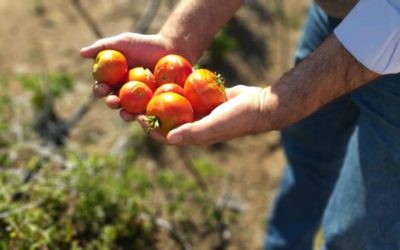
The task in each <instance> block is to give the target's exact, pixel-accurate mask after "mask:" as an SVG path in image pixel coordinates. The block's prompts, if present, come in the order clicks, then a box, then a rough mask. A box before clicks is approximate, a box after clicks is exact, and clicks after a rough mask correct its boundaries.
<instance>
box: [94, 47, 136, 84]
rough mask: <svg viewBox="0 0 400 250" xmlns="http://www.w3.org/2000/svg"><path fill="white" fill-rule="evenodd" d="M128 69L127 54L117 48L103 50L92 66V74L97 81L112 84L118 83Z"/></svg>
mask: <svg viewBox="0 0 400 250" xmlns="http://www.w3.org/2000/svg"><path fill="white" fill-rule="evenodd" d="M127 71H128V62H127V61H126V58H125V56H124V55H123V54H122V53H121V52H119V51H116V50H111V49H107V50H102V51H100V52H99V53H98V54H97V56H96V59H95V62H94V64H93V66H92V74H93V77H94V79H95V80H96V81H98V82H103V83H107V84H109V85H111V86H116V85H118V84H119V83H120V82H121V81H122V80H123V78H124V76H125V74H126V72H127Z"/></svg>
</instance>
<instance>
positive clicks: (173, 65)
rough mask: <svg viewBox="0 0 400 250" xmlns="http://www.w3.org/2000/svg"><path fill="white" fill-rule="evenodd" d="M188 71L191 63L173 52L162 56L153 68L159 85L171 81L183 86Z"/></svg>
mask: <svg viewBox="0 0 400 250" xmlns="http://www.w3.org/2000/svg"><path fill="white" fill-rule="evenodd" d="M190 73H192V65H191V64H190V63H189V61H188V60H186V59H185V58H183V57H181V56H178V55H174V54H171V55H167V56H164V57H162V58H161V59H160V60H158V62H157V64H156V66H155V68H154V77H155V78H156V81H157V83H158V85H159V86H160V85H162V84H163V83H170V82H173V83H176V84H178V85H180V86H182V87H183V85H184V84H185V81H186V78H187V77H188V76H189V75H190Z"/></svg>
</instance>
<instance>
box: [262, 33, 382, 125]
mask: <svg viewBox="0 0 400 250" xmlns="http://www.w3.org/2000/svg"><path fill="white" fill-rule="evenodd" d="M378 76H379V75H378V74H376V73H374V72H372V71H369V70H368V69H367V68H365V67H364V66H363V65H362V64H360V63H359V62H358V61H357V60H356V59H355V58H354V57H353V56H352V55H351V54H349V53H348V52H347V51H346V49H345V48H344V47H343V46H342V45H341V44H340V42H339V41H338V40H337V38H336V37H335V36H334V35H332V36H331V37H329V38H328V39H327V40H326V41H325V42H324V43H323V44H322V45H321V46H320V47H319V48H318V49H317V50H316V51H315V52H314V53H313V54H311V55H310V56H309V57H307V58H306V59H304V60H303V61H302V62H301V63H300V64H299V65H297V66H296V67H294V68H293V69H292V70H290V71H289V72H287V73H286V74H284V75H283V76H282V77H281V78H280V79H279V80H278V81H277V82H276V83H275V84H273V85H271V86H270V87H268V88H266V89H265V90H264V93H263V95H262V96H261V99H262V100H261V101H260V103H261V106H260V108H261V113H262V116H261V118H260V119H262V121H260V122H263V121H269V122H267V123H264V125H263V127H262V128H258V130H271V129H280V128H284V127H286V126H288V125H290V124H292V123H294V122H296V121H299V120H301V119H302V118H305V117H306V116H308V115H309V114H311V113H313V112H314V111H316V110H317V109H319V108H321V107H322V106H324V105H325V104H327V103H329V102H330V101H332V100H334V99H336V98H338V97H339V96H342V95H344V94H346V93H348V92H350V91H352V90H354V89H356V88H359V87H361V86H363V85H364V84H366V83H368V82H369V81H371V80H373V79H374V78H376V77H378Z"/></svg>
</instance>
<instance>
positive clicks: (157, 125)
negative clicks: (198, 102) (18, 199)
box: [146, 92, 193, 135]
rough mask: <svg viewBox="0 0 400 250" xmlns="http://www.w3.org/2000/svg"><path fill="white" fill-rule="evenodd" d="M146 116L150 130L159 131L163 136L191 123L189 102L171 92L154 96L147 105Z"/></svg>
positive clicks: (191, 113) (191, 111) (191, 110)
mask: <svg viewBox="0 0 400 250" xmlns="http://www.w3.org/2000/svg"><path fill="white" fill-rule="evenodd" d="M146 115H147V117H148V119H149V123H150V129H159V131H160V132H161V133H162V134H163V135H166V134H167V133H168V132H169V131H170V130H171V129H173V128H176V127H178V126H180V125H182V124H184V123H188V122H193V109H192V106H191V105H190V102H189V101H188V100H187V99H186V98H185V97H183V96H181V95H179V94H177V93H173V92H167V93H162V94H160V95H157V96H154V97H153V98H152V99H151V100H150V102H149V104H148V105H147V109H146Z"/></svg>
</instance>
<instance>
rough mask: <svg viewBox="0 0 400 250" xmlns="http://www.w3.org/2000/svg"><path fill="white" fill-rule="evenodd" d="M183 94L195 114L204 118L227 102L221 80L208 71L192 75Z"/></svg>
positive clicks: (196, 71) (197, 71) (203, 70)
mask: <svg viewBox="0 0 400 250" xmlns="http://www.w3.org/2000/svg"><path fill="white" fill-rule="evenodd" d="M183 92H184V94H185V96H186V98H187V99H188V100H189V102H190V103H191V104H192V107H193V110H194V112H195V113H196V114H199V115H203V116H204V115H208V114H209V113H210V112H211V111H212V110H213V109H214V108H215V107H217V106H218V105H220V104H221V103H223V102H226V100H227V99H226V94H225V87H224V85H223V82H222V80H221V78H220V77H219V76H217V75H215V74H214V73H213V72H211V71H209V70H207V69H197V70H195V71H194V72H193V73H192V74H190V76H189V77H188V78H187V79H186V82H185V86H184V88H183Z"/></svg>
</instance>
